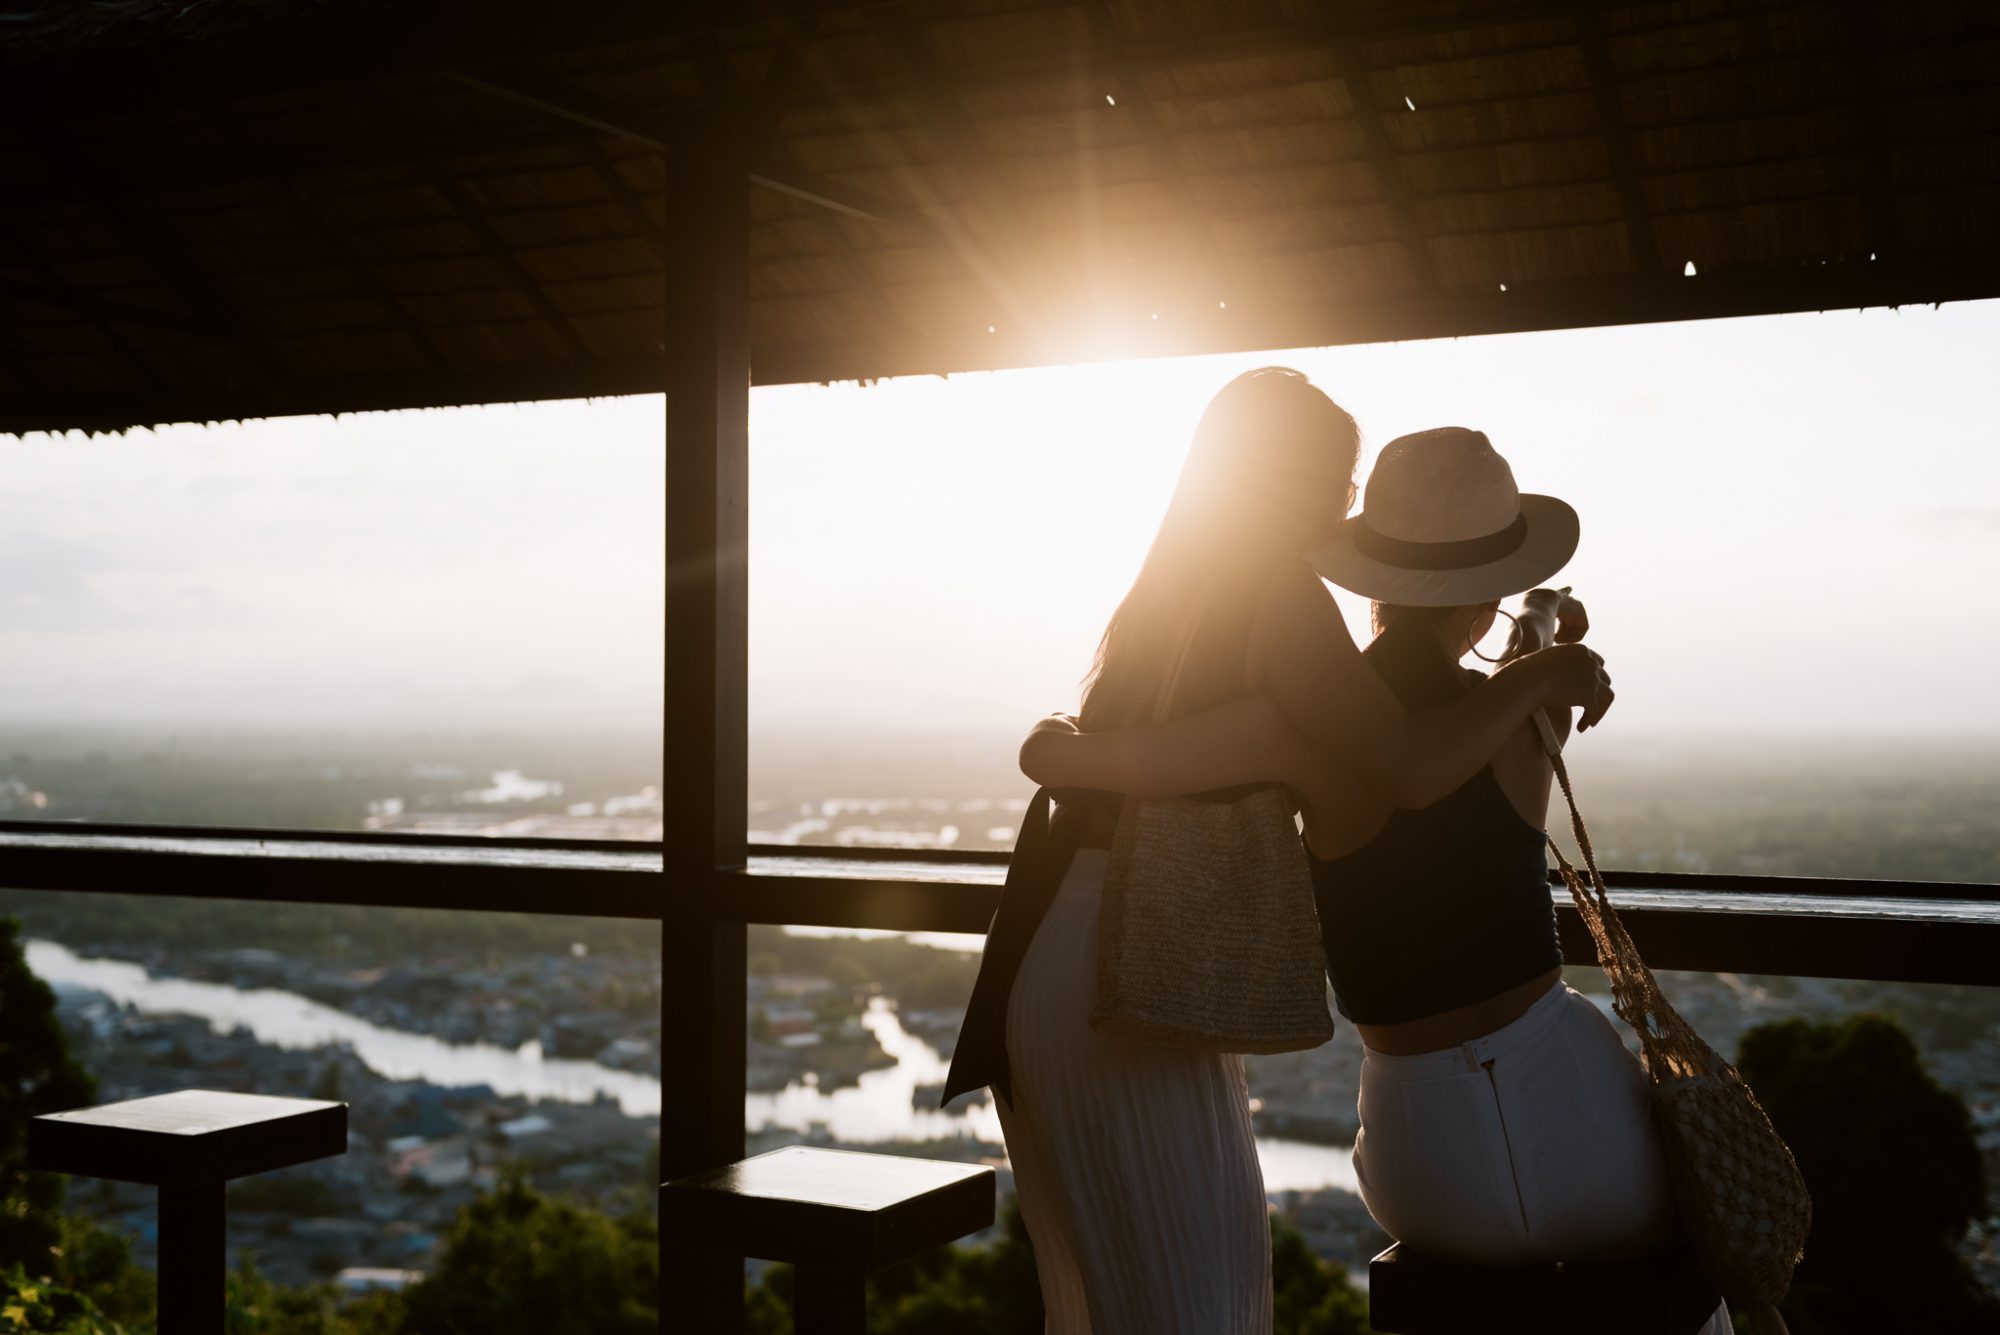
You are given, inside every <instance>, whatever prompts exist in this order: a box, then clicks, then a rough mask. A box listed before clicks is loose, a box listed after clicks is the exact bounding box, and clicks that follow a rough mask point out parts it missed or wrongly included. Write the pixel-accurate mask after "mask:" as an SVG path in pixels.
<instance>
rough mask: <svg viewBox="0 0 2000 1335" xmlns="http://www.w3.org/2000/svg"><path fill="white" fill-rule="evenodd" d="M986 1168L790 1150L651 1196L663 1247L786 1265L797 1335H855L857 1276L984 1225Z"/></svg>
mask: <svg viewBox="0 0 2000 1335" xmlns="http://www.w3.org/2000/svg"><path fill="white" fill-rule="evenodd" d="M993 1198H994V1178H993V1170H992V1169H991V1168H979V1167H975V1166H972V1165H970V1164H955V1163H936V1162H934V1161H932V1160H929V1159H907V1158H903V1157H902V1156H900V1155H893V1154H858V1153H855V1152H853V1151H851V1150H818V1149H809V1148H806V1147H805V1146H800V1145H794V1146H792V1147H791V1148H789V1149H782V1150H772V1151H771V1152H770V1153H769V1154H759V1155H757V1156H755V1157H754V1158H750V1159H741V1160H738V1161H737V1162H735V1163H732V1164H726V1165H724V1166H723V1167H721V1168H717V1169H713V1170H711V1171H709V1172H706V1173H696V1174H694V1175H693V1176H691V1177H683V1178H677V1179H675V1180H674V1181H672V1182H669V1183H667V1184H666V1185H665V1186H663V1187H661V1188H660V1231H661V1235H662V1236H663V1237H664V1238H666V1239H668V1240H669V1241H670V1243H671V1245H672V1246H674V1247H677V1248H685V1249H690V1250H707V1251H718V1252H723V1253H725V1254H730V1255H738V1256H755V1257H759V1258H762V1259H764V1260H767V1261H790V1262H791V1263H792V1265H793V1266H794V1267H795V1268H796V1269H795V1274H794V1282H793V1289H792V1292H793V1299H792V1320H793V1323H794V1326H795V1328H796V1329H797V1331H798V1332H799V1335H861V1332H863V1331H865V1330H866V1328H867V1318H868V1292H867V1283H868V1276H869V1275H871V1274H873V1273H874V1272H875V1271H877V1270H881V1269H883V1268H884V1267H886V1266H892V1265H895V1264H896V1263H897V1262H898V1261H906V1260H908V1259H909V1258H910V1257H912V1256H915V1255H916V1254H917V1253H919V1252H926V1251H929V1250H930V1249H931V1248H933V1247H942V1246H943V1245H944V1244H945V1243H947V1242H950V1241H952V1240H953V1239H955V1238H962V1237H964V1236H965V1235H966V1234H968V1233H976V1232H978V1231H979V1230H980V1229H982V1228H985V1227H987V1226H988V1225H989V1224H991V1223H992V1222H993Z"/></svg>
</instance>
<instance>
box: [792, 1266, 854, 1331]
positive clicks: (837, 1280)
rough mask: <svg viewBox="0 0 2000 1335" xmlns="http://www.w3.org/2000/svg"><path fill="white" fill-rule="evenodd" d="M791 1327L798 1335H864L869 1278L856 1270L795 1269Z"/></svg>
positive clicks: (821, 1267) (793, 1273) (818, 1267)
mask: <svg viewBox="0 0 2000 1335" xmlns="http://www.w3.org/2000/svg"><path fill="white" fill-rule="evenodd" d="M792 1325H793V1328H794V1329H795V1330H796V1331H797V1332H798V1335H866V1332H867V1330H868V1276H866V1275H864V1274H862V1273H861V1272H860V1271H858V1270H833V1269H829V1268H827V1267H825V1266H816V1265H802V1266H797V1267H795V1268H794V1269H793V1271H792Z"/></svg>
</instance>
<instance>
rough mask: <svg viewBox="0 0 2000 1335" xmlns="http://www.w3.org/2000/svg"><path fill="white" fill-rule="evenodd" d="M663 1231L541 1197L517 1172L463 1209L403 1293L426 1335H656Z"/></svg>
mask: <svg viewBox="0 0 2000 1335" xmlns="http://www.w3.org/2000/svg"><path fill="white" fill-rule="evenodd" d="M659 1264H660V1258H659V1231H658V1225H657V1224H656V1223H655V1221H654V1219H653V1217H652V1215H651V1213H650V1212H644V1213H636V1214H632V1215H627V1216H624V1217H622V1218H613V1217H611V1216H609V1215H606V1214H602V1213H600V1212H598V1211H596V1210H591V1209H588V1208H586V1207H584V1206H580V1205H574V1204H571V1203H570V1202H567V1201H562V1200H558V1199H556V1198H554V1197H551V1196H545V1195H543V1194H542V1193H541V1192H539V1191H537V1190H535V1189H534V1188H533V1187H531V1186H529V1185H528V1184H527V1182H526V1181H524V1180H523V1179H522V1178H521V1177H519V1176H518V1175H510V1176H509V1177H507V1178H506V1179H505V1180H503V1181H502V1182H501V1184H500V1185H499V1186H498V1187H496V1188H495V1189H494V1190H493V1191H491V1192H488V1193H486V1194H485V1195H483V1196H481V1197H480V1198H479V1199H478V1200H477V1201H475V1202H473V1203H472V1204H471V1205H469V1206H467V1207H466V1208H465V1209H464V1210H463V1211H461V1212H460V1214H459V1217H458V1222H457V1223H455V1224H454V1225H453V1226H452V1230H451V1232H450V1233H449V1234H448V1235H447V1236H446V1239H445V1249H444V1253H443V1255H442V1256H441V1257H440V1258H439V1261H438V1264H437V1266H436V1268H435V1269H433V1270H432V1271H431V1273H430V1276H429V1277H428V1278H427V1279H425V1280H424V1281H423V1282H422V1283H420V1284H417V1285H415V1286H414V1287H412V1288H411V1289H410V1290H409V1292H408V1294H407V1295H406V1299H405V1301H406V1304H407V1315H406V1317H405V1319H404V1324H403V1327H402V1329H404V1330H406V1331H410V1332H412V1333H413V1335H414V1333H415V1332H422V1335H514V1333H515V1332H519V1335H654V1332H655V1331H656V1330H657V1329H658V1319H657V1316H656V1302H657V1298H656V1296H655V1295H656V1290H657V1286H658V1282H659Z"/></svg>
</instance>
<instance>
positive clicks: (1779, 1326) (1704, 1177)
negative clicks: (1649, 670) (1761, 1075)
mask: <svg viewBox="0 0 2000 1335" xmlns="http://www.w3.org/2000/svg"><path fill="white" fill-rule="evenodd" d="M1537 721H1538V723H1539V724H1540V725H1541V728H1542V738H1543V742H1544V744H1545V747H1546V749H1547V750H1548V753H1549V759H1550V762H1551V764H1553V765H1554V767H1555V775H1556V781H1557V782H1558V783H1559V784H1561V785H1562V793H1563V798H1564V800H1565V801H1567V802H1568V804H1569V813H1570V827H1571V829H1572V830H1574V832H1575V834H1576V846H1577V848H1578V849H1579V850H1580V851H1581V852H1582V854H1583V860H1584V865H1585V866H1586V867H1587V868H1588V869H1589V881H1588V883H1587V884H1586V882H1585V880H1584V878H1583V877H1582V876H1581V875H1579V874H1578V872H1577V869H1576V868H1575V867H1573V866H1571V865H1570V862H1569V859H1568V858H1566V857H1564V856H1563V853H1562V850H1561V849H1560V848H1557V847H1556V844H1555V841H1554V840H1553V839H1551V840H1550V841H1549V847H1550V848H1551V849H1553V850H1554V851H1555V855H1556V865H1557V867H1558V868H1559V869H1560V871H1561V874H1562V879H1563V882H1564V884H1566V885H1567V886H1568V887H1569V893H1570V898H1571V899H1572V900H1574V901H1575V902H1576V911H1577V913H1578V914H1579V915H1580V916H1581V917H1582V918H1583V922H1584V926H1585V927H1587V928H1589V930H1590V936H1591V940H1592V941H1594V942H1595V943H1596V946H1597V962H1598V963H1599V964H1600V965H1602V966H1603V968H1604V973H1605V976H1606V977H1607V978H1609V979H1610V980H1611V1004H1612V1009H1614V1010H1615V1011H1617V1013H1618V1016H1619V1018H1620V1019H1622V1020H1624V1021H1625V1023H1626V1024H1628V1025H1630V1026H1632V1029H1633V1030H1634V1032H1636V1033H1637V1034H1638V1035H1639V1046H1640V1049H1641V1051H1642V1052H1643V1054H1644V1056H1645V1063H1646V1074H1647V1078H1648V1079H1649V1081H1650V1082H1651V1086H1652V1095H1653V1114H1654V1122H1655V1124H1656V1125H1657V1126H1658V1127H1659V1130H1660V1138H1661V1141H1662V1144H1663V1145H1664V1148H1665V1151H1666V1159H1667V1172H1668V1176H1669V1178H1670V1180H1671V1181H1672V1183H1673V1190H1674V1196H1675V1200H1676V1202H1677V1203H1678V1205H1679V1206H1680V1213H1681V1218H1682V1221H1683V1222H1684V1223H1685V1224H1686V1226H1687V1229H1688V1232H1689V1233H1690V1234H1691V1235H1692V1239H1693V1242H1694V1245H1695V1249H1696V1250H1697V1251H1698V1252H1699V1253H1700V1255H1701V1258H1702V1261H1703V1262H1704V1264H1705V1265H1706V1266H1707V1268H1708V1272H1709V1274H1710V1276H1711V1277H1712V1278H1713V1279H1714V1280H1715V1282H1716V1285H1717V1287H1718V1288H1720V1289H1721V1290H1722V1296H1723V1297H1724V1298H1726V1299H1728V1300H1729V1301H1730V1302H1732V1303H1735V1304H1736V1305H1738V1306H1741V1307H1747V1308H1749V1309H1750V1329H1751V1331H1752V1332H1768V1333H1770V1335H1782V1333H1783V1332H1784V1331H1785V1323H1784V1319H1783V1318H1782V1317H1780V1316H1779V1315H1778V1310H1777V1304H1778V1303H1779V1302H1780V1301H1781V1300H1782V1299H1783V1298H1784V1296H1785V1293H1786V1291H1787V1290H1788V1289H1789V1288H1790V1287H1791V1282H1792V1270H1793V1268H1794V1267H1795V1266H1796V1265H1797V1264H1798V1262H1799V1259H1800V1257H1801V1256H1802V1255H1803V1253H1804V1247H1805V1240H1806V1233H1807V1231H1808V1230H1809V1229H1810V1228H1811V1227H1812V1197H1811V1196H1809V1195H1808V1194H1807V1192H1806V1184H1805V1180H1804V1179H1803V1178H1802V1177H1801V1176H1800V1175H1799V1167H1798V1164H1797V1163H1796V1162H1794V1161H1793V1159H1792V1152H1791V1150H1790V1148H1789V1147H1787V1146H1786V1144H1785V1142H1784V1140H1783V1138H1782V1137H1780V1136H1779V1135H1778V1132H1777V1129H1776V1128H1775V1127H1773V1126H1772V1125H1771V1119H1770V1117H1769V1116H1768V1115H1767V1114H1766V1113H1765V1112H1764V1109H1763V1107H1762V1106H1761V1105H1760V1104H1759V1103H1758V1102H1757V1096H1756V1095H1755V1094H1753V1093H1752V1092H1751V1090H1750V1086H1749V1085H1747V1084H1745V1083H1744V1081H1743V1077H1742V1076H1740V1075H1738V1074H1737V1072H1736V1068H1735V1067H1734V1066H1732V1065H1730V1063H1728V1062H1726V1061H1724V1060H1723V1059H1722V1057H1721V1056H1720V1055H1719V1054H1718V1053H1717V1052H1716V1051H1715V1049H1714V1048H1711V1047H1710V1046H1709V1045H1708V1044H1707V1043H1706V1042H1704V1041H1703V1040H1702V1037H1701V1035H1699V1034H1697V1033H1696V1032H1695V1031H1694V1028H1693V1027H1692V1026H1691V1025H1689V1024H1688V1022H1687V1021H1686V1020H1685V1019H1683V1018H1681V1014H1680V1012H1679V1011H1677V1010H1675V1009H1674V1008H1673V1005H1672V1004H1671V1003H1670V1002H1669V1001H1668V1000H1667V999H1666V997H1665V996H1664V995H1663V994H1662V993H1661V991H1660V985H1659V983H1658V982H1657V981H1656V980H1655V979H1654V977H1653V971H1652V970H1651V969H1649V968H1647V967H1646V962H1645V961H1644V960H1642V959H1640V958H1639V951H1638V948H1637V947H1636V946H1634V945H1633V944H1632V938H1631V937H1630V936H1629V935H1627V934H1626V931H1625V924H1624V923H1622V922H1620V921H1619V918H1618V910H1617V909H1615V908H1613V907H1612V905H1611V899H1610V896H1609V895H1607V894H1606V893H1605V889H1604V877H1603V875H1602V874H1600V873H1599V871H1598V869H1597V854H1596V853H1595V851H1594V850H1593V849H1592V848H1591V845H1590V832H1589V831H1588V830H1587V829H1585V828H1584V824H1583V816H1582V815H1581V814H1580V813H1579V812H1578V810H1577V805H1576V793H1575V790H1574V789H1572V788H1571V786H1570V778H1569V769H1568V767H1567V766H1565V765H1564V763H1563V758H1562V752H1561V749H1560V747H1559V746H1558V745H1557V744H1556V741H1555V735H1554V732H1553V731H1552V730H1551V729H1550V728H1549V726H1548V721H1547V719H1546V718H1539V719H1538V720H1537Z"/></svg>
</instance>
